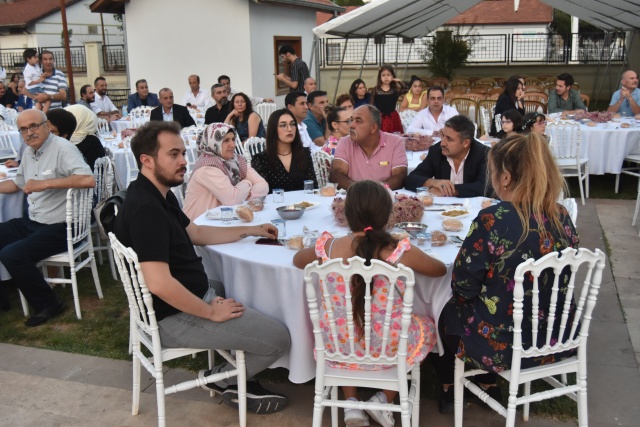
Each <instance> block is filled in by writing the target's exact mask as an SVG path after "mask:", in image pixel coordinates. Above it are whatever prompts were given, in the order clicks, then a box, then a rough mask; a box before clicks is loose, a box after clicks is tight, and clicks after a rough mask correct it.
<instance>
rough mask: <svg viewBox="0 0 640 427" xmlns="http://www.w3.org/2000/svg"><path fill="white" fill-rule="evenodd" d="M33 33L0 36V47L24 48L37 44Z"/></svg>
mask: <svg viewBox="0 0 640 427" xmlns="http://www.w3.org/2000/svg"><path fill="white" fill-rule="evenodd" d="M37 43H38V41H37V38H36V36H35V34H12V35H6V36H5V35H2V36H0V49H25V48H27V47H34V46H37Z"/></svg>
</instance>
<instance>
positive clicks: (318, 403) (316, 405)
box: [311, 376, 333, 427]
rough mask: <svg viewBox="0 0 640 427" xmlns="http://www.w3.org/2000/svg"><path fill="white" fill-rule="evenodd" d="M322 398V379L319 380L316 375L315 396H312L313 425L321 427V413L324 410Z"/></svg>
mask: <svg viewBox="0 0 640 427" xmlns="http://www.w3.org/2000/svg"><path fill="white" fill-rule="evenodd" d="M318 387H320V391H318ZM323 400H324V389H323V387H322V380H319V379H318V377H317V376H316V386H315V396H314V398H313V420H312V424H311V425H312V426H313V427H322V413H323V412H324V406H322V401H323ZM332 427H333V426H332Z"/></svg>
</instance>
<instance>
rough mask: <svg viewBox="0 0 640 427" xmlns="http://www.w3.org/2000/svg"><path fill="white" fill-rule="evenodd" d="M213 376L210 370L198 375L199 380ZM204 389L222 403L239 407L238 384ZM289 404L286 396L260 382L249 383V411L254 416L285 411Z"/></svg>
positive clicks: (205, 387)
mask: <svg viewBox="0 0 640 427" xmlns="http://www.w3.org/2000/svg"><path fill="white" fill-rule="evenodd" d="M211 374H212V372H211V371H210V370H206V371H205V370H202V371H200V372H199V373H198V378H200V379H202V378H205V377H207V376H209V375H211ZM202 388H203V389H204V390H207V391H213V392H214V393H216V394H218V395H220V396H221V397H222V401H223V402H224V403H226V404H227V405H229V406H231V407H232V408H237V407H238V386H237V385H236V384H232V385H229V386H227V387H224V388H223V387H220V386H218V385H216V384H215V383H209V384H205V385H203V386H202ZM287 402H288V399H287V398H286V396H283V395H281V394H277V393H273V392H271V391H269V390H267V389H265V388H264V387H262V385H260V383H259V382H258V381H247V411H249V412H253V413H254V414H273V413H274V412H279V411H281V410H283V409H284V408H285V406H287Z"/></svg>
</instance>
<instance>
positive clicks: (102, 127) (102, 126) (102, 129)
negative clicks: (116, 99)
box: [98, 119, 111, 137]
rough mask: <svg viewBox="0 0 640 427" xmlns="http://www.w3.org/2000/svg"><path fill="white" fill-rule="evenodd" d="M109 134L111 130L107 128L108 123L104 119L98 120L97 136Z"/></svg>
mask: <svg viewBox="0 0 640 427" xmlns="http://www.w3.org/2000/svg"><path fill="white" fill-rule="evenodd" d="M110 133H111V128H110V127H109V122H108V121H106V120H105V119H98V135H99V136H101V137H102V136H105V135H107V134H110Z"/></svg>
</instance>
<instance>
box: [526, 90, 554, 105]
mask: <svg viewBox="0 0 640 427" xmlns="http://www.w3.org/2000/svg"><path fill="white" fill-rule="evenodd" d="M524 100H525V101H537V102H542V103H543V104H546V103H547V102H548V101H549V97H548V96H547V94H546V93H543V92H527V93H525V94H524Z"/></svg>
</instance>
